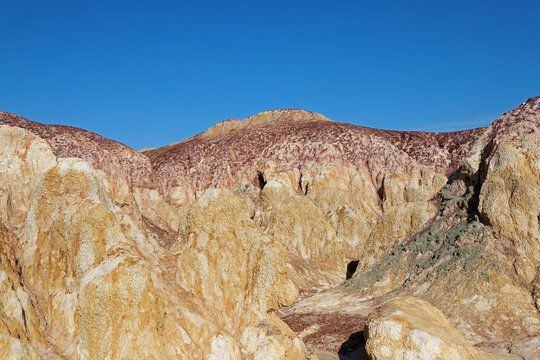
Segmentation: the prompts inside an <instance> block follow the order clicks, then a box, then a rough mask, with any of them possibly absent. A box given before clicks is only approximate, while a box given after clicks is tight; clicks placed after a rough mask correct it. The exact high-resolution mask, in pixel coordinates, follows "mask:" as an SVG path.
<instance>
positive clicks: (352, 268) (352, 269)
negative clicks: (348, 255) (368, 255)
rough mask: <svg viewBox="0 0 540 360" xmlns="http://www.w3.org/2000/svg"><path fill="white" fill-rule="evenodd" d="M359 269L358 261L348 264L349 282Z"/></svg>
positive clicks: (347, 277)
mask: <svg viewBox="0 0 540 360" xmlns="http://www.w3.org/2000/svg"><path fill="white" fill-rule="evenodd" d="M357 267H358V260H353V261H351V262H349V263H348V264H347V276H346V279H347V280H349V279H350V278H352V276H353V274H354V272H355V271H356V268H357Z"/></svg>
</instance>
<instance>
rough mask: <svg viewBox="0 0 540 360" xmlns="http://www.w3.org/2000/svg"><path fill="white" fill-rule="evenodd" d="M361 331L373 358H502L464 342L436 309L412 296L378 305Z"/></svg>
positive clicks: (460, 359)
mask: <svg viewBox="0 0 540 360" xmlns="http://www.w3.org/2000/svg"><path fill="white" fill-rule="evenodd" d="M365 334H366V351H367V353H368V355H369V356H370V358H371V359H373V360H401V359H403V360H406V359H433V360H454V359H455V360H488V359H493V360H495V359H503V358H502V357H499V356H496V355H493V354H489V353H486V352H484V351H482V350H480V349H477V348H475V347H473V346H472V345H470V344H468V343H467V341H466V340H465V339H464V338H463V336H462V335H461V334H460V333H459V332H458V331H457V330H456V329H455V328H454V327H453V326H452V324H450V322H448V320H447V319H446V317H445V316H444V315H443V314H442V313H441V312H440V311H439V310H438V309H437V308H435V307H434V306H432V305H431V304H429V303H428V302H426V301H423V300H420V299H418V298H414V297H398V298H394V299H392V300H389V301H387V302H386V303H384V304H383V305H382V306H380V307H378V308H377V309H376V310H375V311H373V312H372V313H371V314H370V315H369V317H368V320H367V322H366V330H365Z"/></svg>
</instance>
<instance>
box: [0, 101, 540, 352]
mask: <svg viewBox="0 0 540 360" xmlns="http://www.w3.org/2000/svg"><path fill="white" fill-rule="evenodd" d="M539 125H540V98H536V99H530V100H529V101H527V102H526V103H524V104H522V105H520V106H519V107H518V108H517V109H515V110H513V111H511V112H509V113H506V114H504V115H503V116H502V117H501V118H499V119H498V120H497V121H495V122H494V123H493V124H492V125H491V126H490V127H489V128H482V129H474V130H467V131H461V132H453V133H422V132H398V131H388V130H377V129H371V128H365V127H361V126H357V125H351V124H342V123H336V122H332V121H330V120H329V119H327V118H325V117H324V116H322V115H320V114H315V113H311V112H307V111H302V110H274V111H267V112H264V113H261V114H257V115H255V116H252V117H250V118H247V119H244V120H237V119H231V120H228V121H225V122H222V123H219V124H216V125H215V126H213V127H212V128H210V129H208V130H207V131H205V132H204V133H202V134H199V135H197V136H194V137H192V138H190V139H187V140H185V141H182V142H180V143H176V144H171V145H168V146H165V147H163V148H160V149H149V150H145V151H142V152H136V151H133V150H132V149H130V148H128V147H127V146H125V145H123V144H120V143H118V142H115V141H113V140H109V139H106V138H103V137H101V136H99V135H97V134H94V133H91V132H88V131H85V130H81V129H76V128H72V127H67V126H56V125H44V124H39V123H35V122H32V121H30V120H27V119H24V118H22V117H19V116H17V115H13V114H9V113H4V112H0V145H1V146H0V165H1V166H0V349H1V350H0V357H1V358H6V357H7V358H29V359H37V358H43V359H58V358H64V359H113V358H114V359H143V358H144V359H178V358H181V359H193V360H195V359H225V358H228V359H255V360H258V359H291V360H292V359H305V358H310V359H314V355H313V353H312V350H317V349H308V348H306V346H305V345H304V343H303V340H302V339H304V340H306V339H308V338H310V337H311V340H309V341H307V340H306V341H307V343H310V344H316V343H317V341H312V340H313V339H312V338H313V337H318V338H319V339H318V340H319V343H321V342H323V341H326V340H325V339H334V340H332V341H336V340H335V339H341V336H344V337H345V339H342V340H341V342H343V341H345V340H346V339H347V335H350V334H348V333H347V331H349V330H350V331H352V327H351V328H350V329H349V325H350V324H353V321H352V320H350V319H349V316H351V317H352V319H354V322H357V325H358V324H360V325H358V326H362V325H363V322H364V321H365V319H366V316H367V314H368V312H370V311H371V310H372V309H373V307H374V306H377V305H378V304H380V303H382V302H384V301H386V300H388V299H389V298H392V297H397V296H403V295H413V296H416V297H418V298H422V299H423V300H427V301H429V302H430V303H431V304H434V305H435V306H437V308H439V309H440V310H441V311H442V312H443V313H444V314H445V315H446V316H447V317H448V319H449V320H448V321H447V320H445V319H444V317H443V316H442V314H441V313H440V312H438V311H437V310H435V309H434V308H432V307H430V305H427V303H424V302H422V301H420V300H417V299H412V298H399V299H395V300H390V301H389V302H386V303H385V305H383V306H382V307H381V308H379V309H378V310H377V311H375V312H374V313H373V314H372V316H370V318H369V319H368V325H367V331H366V334H367V335H368V339H367V340H368V342H367V349H368V353H369V354H370V355H371V356H372V358H374V359H375V358H377V359H379V358H400V357H401V358H411V357H412V358H415V357H418V358H422V356H427V358H437V356H439V357H440V358H452V356H456V357H460V358H463V359H467V358H471V359H472V358H474V359H482V358H486V359H487V358H495V357H493V356H492V355H489V354H488V353H485V352H482V351H481V350H479V349H478V348H475V347H472V346H471V345H469V344H467V343H466V341H465V339H466V340H467V341H469V342H470V343H473V344H475V345H477V346H478V347H482V348H484V349H491V348H493V349H495V350H497V351H498V352H500V353H504V354H505V355H508V356H510V355H509V354H508V349H511V351H512V353H513V354H517V355H519V356H521V357H523V358H531V359H532V358H535V357H537V354H536V352H535V351H536V348H535V347H536V345H537V344H538V333H539V332H540V315H539V314H538V309H537V307H538V299H539V296H538V291H537V288H538V280H537V279H539V278H540V274H539V272H538V271H537V270H538V269H540V267H539V265H540V264H539V260H540V255H539V252H540V248H539V247H540V245H539V244H540V235H539V233H540V229H539V222H538V219H539V216H540V212H539V211H540V210H539V209H540V203H539V202H538V201H539V200H538V199H539V198H540V197H539V195H540V194H539V192H538V189H540V181H539V178H540V174H539V170H538V169H540V160H539V159H540V155H539V148H540V142H539V140H538V131H539V130H538V129H539ZM448 179H451V180H449V183H448V184H447V185H445V184H446V182H447V181H448ZM479 215H480V216H479ZM352 260H356V261H358V267H357V271H356V273H354V275H353V276H352V278H351V279H349V280H348V281H347V282H346V283H345V284H344V285H342V286H339V285H340V284H341V283H343V281H344V280H345V276H346V272H347V271H349V272H352V271H353V270H352V269H353V268H354V265H355V262H354V261H352ZM347 261H351V262H350V263H349V265H347ZM349 267H350V269H349ZM349 275H350V274H349ZM328 288H330V289H328ZM325 289H326V290H325ZM297 300H300V301H299V302H296V303H295V304H294V305H292V304H293V303H294V302H295V301H297ZM535 304H536V305H535ZM535 306H536V307H535ZM275 309H279V310H277V311H274V310H275ZM302 311H304V313H305V314H307V315H306V316H308V317H309V316H311V318H312V319H317V321H318V322H319V323H317V324H313V325H314V326H313V327H306V328H302V329H301V328H300V327H298V328H296V327H295V326H296V325H298V324H295V323H294V320H291V319H298V318H297V317H295V316H301V314H302ZM282 313H287V314H290V315H291V317H289V318H288V319H289V321H292V322H289V323H290V324H291V326H293V327H294V328H295V329H296V330H298V333H299V334H300V335H301V336H298V335H297V334H295V333H294V332H293V331H291V329H290V328H289V327H288V326H287V325H286V324H285V323H284V322H282V321H281V320H280V319H279V318H278V316H277V314H282ZM345 318H347V319H348V320H347V321H349V322H346V321H345V322H339V325H338V324H337V323H336V324H334V323H332V321H334V320H335V321H337V320H336V319H341V320H343V319H345ZM332 319H334V320H332ZM326 320H328V323H326ZM341 320H340V321H341ZM357 320H358V321H359V322H358V321H357ZM389 323H392V324H394V325H392V326H390V327H388V326H387V325H388V324H389ZM381 324H383V325H381ZM384 324H386V325H384ZM396 324H397V325H396ZM450 324H453V326H454V327H452V326H451V325H450ZM337 327H339V329H338V330H336V329H337ZM397 328H400V329H401V330H400V331H399V336H398V335H396V334H397V333H398V332H397V331H394V330H395V329H397ZM332 329H334V330H332ZM355 329H356V328H355ZM392 329H393V330H392ZM456 329H457V330H456ZM296 330H295V331H296ZM325 331H334V332H337V333H339V334H340V335H339V336H328V337H325V333H324V332H325ZM354 331H358V330H354ZM458 331H459V332H460V333H461V335H460V333H458ZM430 344H431V345H430ZM336 345H337V346H336ZM339 345H340V344H331V345H328V346H325V347H324V349H323V350H325V351H326V350H328V349H334V350H336V349H338V348H339ZM310 346H311V345H310ZM388 354H391V355H388Z"/></svg>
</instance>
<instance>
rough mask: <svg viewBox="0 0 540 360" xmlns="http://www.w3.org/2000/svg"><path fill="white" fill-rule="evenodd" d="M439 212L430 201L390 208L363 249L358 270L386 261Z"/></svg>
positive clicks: (376, 225) (402, 204)
mask: <svg viewBox="0 0 540 360" xmlns="http://www.w3.org/2000/svg"><path fill="white" fill-rule="evenodd" d="M437 211H438V208H437V206H436V205H435V204H434V203H433V202H429V201H417V202H405V203H401V204H399V205H395V206H392V207H390V208H388V209H387V210H386V211H385V212H384V214H383V216H382V217H381V218H380V219H379V221H378V222H377V224H375V227H373V230H372V231H371V233H370V236H369V238H368V239H367V240H366V242H365V244H364V246H363V247H362V252H361V253H360V254H361V256H360V260H359V263H358V269H359V270H360V269H365V268H367V267H369V266H371V265H373V264H375V263H376V262H377V261H379V260H382V259H384V258H385V257H386V256H388V255H389V254H390V253H391V252H392V250H394V248H395V247H396V246H397V245H398V244H399V243H400V242H402V241H403V240H405V239H406V238H407V237H408V236H409V235H411V234H412V233H414V232H415V231H417V230H419V229H420V228H421V227H422V226H423V225H424V224H425V223H426V222H427V221H428V220H430V219H431V218H432V217H434V216H435V215H436V214H437Z"/></svg>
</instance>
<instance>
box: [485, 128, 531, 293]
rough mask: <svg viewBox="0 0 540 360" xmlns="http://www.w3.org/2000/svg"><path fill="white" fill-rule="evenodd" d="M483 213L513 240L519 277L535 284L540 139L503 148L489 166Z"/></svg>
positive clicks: (511, 144)
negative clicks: (516, 252) (517, 256)
mask: <svg viewBox="0 0 540 360" xmlns="http://www.w3.org/2000/svg"><path fill="white" fill-rule="evenodd" d="M479 209H480V212H481V213H482V215H483V216H485V217H486V218H487V219H488V220H489V222H490V224H491V225H492V226H493V228H494V229H496V230H499V231H500V232H501V233H502V234H504V235H505V236H507V237H508V238H510V239H512V241H513V243H514V245H515V248H516V250H517V251H518V253H519V255H520V256H519V258H518V259H517V260H516V263H515V269H516V271H517V273H518V274H519V275H520V276H521V277H522V278H523V279H525V280H526V281H527V282H531V281H532V280H533V279H534V277H535V274H536V267H537V266H538V265H540V220H539V219H540V136H538V135H528V136H524V137H523V138H522V141H521V142H520V144H519V146H516V145H514V144H513V143H510V142H504V143H502V144H500V145H499V146H498V147H497V149H496V150H495V151H494V154H493V155H492V157H491V160H490V162H489V166H488V170H487V175H486V179H485V181H484V183H483V184H482V190H481V193H480V204H479Z"/></svg>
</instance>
